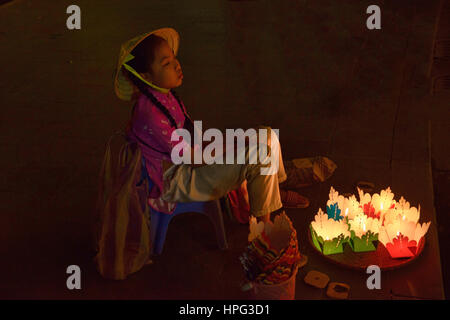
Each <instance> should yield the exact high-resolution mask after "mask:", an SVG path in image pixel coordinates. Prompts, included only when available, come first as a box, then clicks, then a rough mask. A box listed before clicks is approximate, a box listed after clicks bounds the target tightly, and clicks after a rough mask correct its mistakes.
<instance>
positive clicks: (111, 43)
mask: <svg viewBox="0 0 450 320" xmlns="http://www.w3.org/2000/svg"><path fill="white" fill-rule="evenodd" d="M375 3H376V4H379V5H380V7H381V8H382V30H379V31H369V30H367V29H366V28H365V19H366V14H365V10H366V8H367V6H368V5H370V4H375ZM438 3H439V1H437V0H432V1H424V0H421V1H419V0H409V1H406V0H405V1H395V2H394V1H375V2H374V1H359V2H358V3H357V4H356V3H351V4H350V3H348V2H345V3H341V2H339V4H338V3H337V2H335V1H332V0H321V1H307V0H298V1H287V0H283V1H277V2H275V1H267V0H264V1H263V0H261V1H224V0H216V1H211V0H208V1H206V0H196V1H182V0H177V1H175V0H164V1H160V0H152V1H137V0H136V1H128V2H123V1H118V0H112V1H108V3H107V5H106V4H105V5H103V4H101V3H99V2H94V1H86V0H79V1H77V2H76V4H78V5H79V6H80V7H81V9H82V29H81V30H79V31H69V30H67V29H66V27H65V20H66V17H67V15H66V14H65V11H66V7H67V6H68V5H70V4H72V2H69V1H59V2H58V3H55V2H54V1H49V0H43V1H40V2H39V3H36V2H32V1H30V0H16V1H13V2H11V3H8V4H5V5H3V6H1V7H0V40H1V41H0V50H1V52H2V60H1V61H0V69H1V70H2V75H3V77H2V78H1V79H0V92H1V93H2V94H1V95H0V105H1V106H2V109H1V111H0V112H1V117H0V121H1V127H0V137H1V139H0V149H1V151H0V153H1V154H2V155H3V156H2V158H1V160H0V161H1V166H2V168H4V169H5V174H4V175H2V177H1V180H0V197H1V201H0V205H1V211H2V213H3V214H2V215H1V220H0V221H1V226H2V227H3V228H2V232H1V233H0V243H1V245H0V254H1V256H3V257H5V258H4V261H5V262H4V263H2V265H1V267H0V268H1V269H0V270H1V273H2V274H3V275H6V277H5V278H6V279H4V280H3V282H2V283H0V297H2V298H8V299H10V298H44V299H45V298H57V299H59V298H62V299H67V298H75V299H78V298H85V299H92V298H98V299H105V298H117V299H128V298H144V299H155V298H168V299H170V298H179V299H198V298H207V299H221V298H229V299H233V298H245V295H243V294H242V293H241V292H240V291H239V284H240V283H241V280H242V270H241V268H240V265H239V262H238V256H239V254H240V253H241V251H242V248H243V246H244V245H245V242H246V237H247V227H246V226H245V225H239V224H237V223H235V222H233V221H230V220H227V221H226V229H227V236H228V240H229V244H230V249H229V250H228V251H225V252H221V251H218V250H216V248H215V241H214V234H213V232H212V228H211V225H210V224H209V222H208V221H207V220H206V218H205V217H202V216H198V215H195V214H186V215H183V216H179V217H177V218H175V219H174V221H173V222H172V224H171V226H170V228H169V232H168V235H167V242H166V246H165V250H164V254H163V255H162V256H160V257H158V258H157V259H155V263H154V264H153V265H151V266H148V267H146V268H145V269H143V270H142V271H140V272H139V273H137V274H135V275H133V276H131V277H130V278H129V279H128V280H126V281H121V282H115V281H108V280H104V279H102V278H101V277H100V276H99V275H98V273H97V272H96V271H95V268H94V266H93V264H92V261H91V259H92V251H91V249H90V238H89V230H90V228H89V226H90V223H91V220H92V219H91V217H92V213H93V212H92V211H93V208H94V203H95V197H96V187H97V180H96V179H97V174H98V170H99V166H100V163H101V160H102V156H103V152H104V144H105V142H106V140H107V138H108V137H109V136H110V135H111V134H112V133H113V132H114V131H116V130H117V129H122V128H123V127H124V125H125V124H126V121H127V119H128V116H129V113H130V107H131V106H130V105H129V104H128V103H124V102H121V101H120V100H118V99H117V98H116V97H115V96H114V93H113V90H112V74H113V71H114V67H115V63H116V58H117V54H118V51H119V47H120V44H121V43H122V42H123V41H124V40H126V39H129V38H131V37H133V36H135V35H136V34H139V33H143V32H146V31H148V30H152V29H156V28H159V27H163V26H171V27H174V28H175V29H177V30H178V31H179V32H180V35H181V47H180V52H179V58H180V61H181V64H182V67H183V71H184V75H185V78H184V84H183V86H182V87H180V88H179V90H178V92H179V94H180V96H181V97H182V98H183V100H184V102H185V105H186V106H187V107H188V108H189V110H190V113H191V115H192V116H193V118H195V119H202V120H203V121H204V122H205V123H206V125H207V126H211V127H218V128H233V127H240V126H243V127H246V126H252V125H256V124H268V125H271V126H272V127H274V128H280V130H281V132H280V136H281V143H282V146H283V150H284V154H285V157H286V158H293V157H306V156H311V155H318V154H321V155H326V156H329V157H330V158H332V159H333V160H335V161H336V163H337V164H338V169H337V171H336V174H335V175H334V176H333V177H332V179H330V180H329V181H327V182H326V183H324V184H322V185H316V186H313V187H310V188H307V189H305V190H304V191H303V192H304V194H305V195H307V196H309V197H310V198H311V206H310V208H308V209H305V210H297V211H296V210H290V211H288V214H289V216H290V217H291V218H292V220H293V223H294V225H295V226H296V227H297V230H298V233H299V241H300V245H301V249H302V251H303V252H304V253H306V254H307V255H308V256H310V263H309V264H308V266H307V267H306V268H305V269H304V270H302V271H301V272H300V274H299V276H298V281H297V292H296V293H297V298H298V299H304V298H309V299H321V298H324V292H323V291H316V290H312V289H310V288H308V287H306V286H305V285H304V284H303V283H302V281H301V279H302V277H303V276H304V274H305V272H307V271H309V270H311V269H318V270H322V271H324V272H327V273H328V274H329V275H330V276H331V278H332V280H335V281H342V282H347V283H350V284H351V286H352V293H351V297H352V298H368V299H386V298H398V297H401V296H414V297H424V298H443V284H442V278H441V266H440V258H439V244H438V241H437V239H438V233H437V228H436V223H435V222H436V216H435V211H434V204H433V188H432V177H431V169H430V168H431V165H430V164H431V161H430V158H431V155H433V158H434V159H437V160H436V161H437V162H439V163H441V162H442V163H444V164H445V162H446V161H448V159H449V157H448V153H449V151H448V148H447V144H448V143H447V142H446V140H447V139H444V137H448V133H449V122H448V118H449V117H448V101H449V99H448V98H449V96H448V94H447V95H446V94H445V93H440V94H438V95H434V96H430V94H429V93H430V79H429V78H427V74H428V68H429V66H430V54H431V47H432V42H433V35H434V30H435V22H436V16H437V11H438V10H437V9H438ZM210 110H213V112H211V111H210ZM432 151H433V153H432ZM447 164H448V162H447ZM357 180H371V181H373V182H375V183H376V185H377V188H378V189H381V188H385V187H387V186H391V188H392V189H393V191H394V192H395V193H396V195H397V196H400V195H404V196H405V197H406V198H407V199H410V200H411V202H412V204H414V205H417V204H418V203H420V205H421V208H422V219H424V220H430V219H431V220H432V221H433V224H432V227H431V229H430V231H429V233H428V235H427V239H428V241H427V248H426V250H425V251H424V253H423V255H422V256H421V257H420V259H419V260H418V261H417V262H416V263H414V264H413V265H411V266H409V267H406V268H403V269H400V270H397V271H392V272H387V273H384V274H383V278H382V283H383V288H382V290H380V291H377V292H372V291H369V290H367V288H366V287H365V279H366V277H367V276H366V275H365V274H364V273H355V272H352V271H349V270H345V269H340V268H337V267H335V266H331V265H328V264H327V263H325V262H324V260H323V259H322V258H321V257H319V256H316V255H315V254H314V252H313V251H312V249H311V247H310V246H309V245H308V243H307V241H306V232H305V231H306V230H305V229H304V228H303V226H304V225H307V223H308V222H309V221H310V220H311V219H312V217H313V216H314V214H315V213H316V211H317V209H318V208H319V207H324V205H325V203H324V202H325V199H326V198H327V195H328V191H329V188H330V186H331V185H333V186H334V187H336V188H337V189H338V190H339V191H341V192H351V191H354V183H355V181H357ZM444 194H445V192H444ZM70 264H77V265H79V266H81V268H82V271H83V289H82V290H81V291H79V292H70V291H68V290H67V289H66V288H65V280H66V274H65V268H66V267H67V266H68V265H70ZM423 274H427V276H426V277H424V276H423Z"/></svg>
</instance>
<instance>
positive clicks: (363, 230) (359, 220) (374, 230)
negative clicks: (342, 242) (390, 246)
mask: <svg viewBox="0 0 450 320" xmlns="http://www.w3.org/2000/svg"><path fill="white" fill-rule="evenodd" d="M348 223H349V225H350V233H351V237H350V241H349V242H348V243H349V245H350V247H351V248H352V250H353V251H354V252H368V251H375V250H376V249H377V248H376V246H375V244H374V241H377V240H378V232H379V230H380V226H381V221H380V220H379V219H374V218H368V217H367V216H366V215H365V214H364V213H363V212H362V210H361V212H360V213H359V214H358V215H356V216H355V218H354V219H353V220H349V221H348Z"/></svg>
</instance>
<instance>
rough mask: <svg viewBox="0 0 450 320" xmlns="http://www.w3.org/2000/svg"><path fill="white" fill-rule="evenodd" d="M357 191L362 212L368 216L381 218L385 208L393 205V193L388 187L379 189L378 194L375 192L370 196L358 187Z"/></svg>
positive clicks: (385, 210)
mask: <svg viewBox="0 0 450 320" xmlns="http://www.w3.org/2000/svg"><path fill="white" fill-rule="evenodd" d="M358 193H359V203H360V205H361V208H363V211H364V213H365V214H366V215H367V216H368V217H369V218H377V219H380V220H383V216H384V214H385V213H386V212H387V210H389V209H392V208H394V207H395V200H394V194H393V193H392V192H391V188H389V187H388V188H387V189H386V190H381V192H380V194H378V193H375V194H374V195H372V196H371V195H370V194H368V193H364V192H363V191H362V190H361V189H359V188H358Z"/></svg>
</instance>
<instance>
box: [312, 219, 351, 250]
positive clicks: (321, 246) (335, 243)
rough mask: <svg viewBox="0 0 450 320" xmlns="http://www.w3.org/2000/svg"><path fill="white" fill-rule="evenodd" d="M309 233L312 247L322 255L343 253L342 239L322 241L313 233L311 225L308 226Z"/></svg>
mask: <svg viewBox="0 0 450 320" xmlns="http://www.w3.org/2000/svg"><path fill="white" fill-rule="evenodd" d="M309 228H310V231H311V238H312V241H313V244H314V246H315V247H316V248H317V250H319V251H320V252H322V253H323V254H324V255H330V254H337V253H343V252H344V246H343V244H344V242H345V241H343V240H342V239H339V238H334V239H332V240H323V238H322V237H319V236H318V235H317V233H316V231H314V229H313V227H312V225H310V226H309Z"/></svg>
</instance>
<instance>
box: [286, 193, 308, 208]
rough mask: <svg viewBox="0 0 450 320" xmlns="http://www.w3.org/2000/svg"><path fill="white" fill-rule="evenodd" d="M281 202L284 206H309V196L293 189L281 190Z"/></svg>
mask: <svg viewBox="0 0 450 320" xmlns="http://www.w3.org/2000/svg"><path fill="white" fill-rule="evenodd" d="M280 196H281V202H282V203H283V207H284V208H296V209H298V208H301V209H303V208H307V207H309V200H308V198H306V197H304V196H302V195H300V194H298V193H297V192H295V191H291V190H280Z"/></svg>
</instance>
